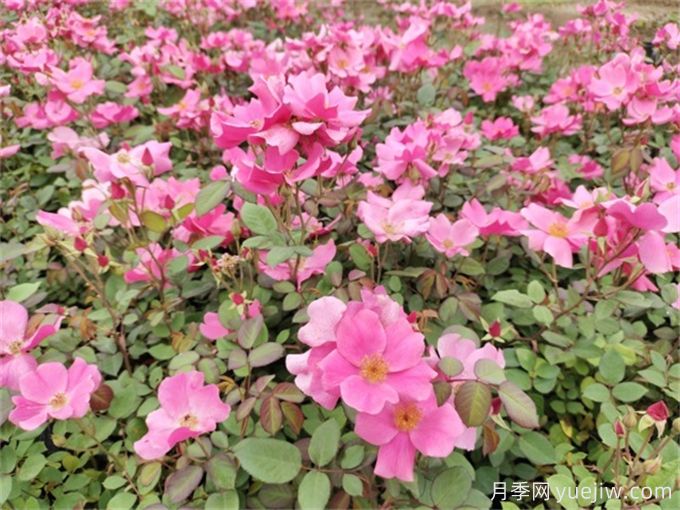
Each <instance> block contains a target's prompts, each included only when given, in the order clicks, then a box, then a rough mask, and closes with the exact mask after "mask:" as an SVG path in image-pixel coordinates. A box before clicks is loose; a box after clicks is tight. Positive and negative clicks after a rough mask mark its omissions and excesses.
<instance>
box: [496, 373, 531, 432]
mask: <svg viewBox="0 0 680 510" xmlns="http://www.w3.org/2000/svg"><path fill="white" fill-rule="evenodd" d="M498 396H499V397H500V398H501V402H503V406H504V407H505V410H506V411H507V413H508V416H510V418H511V419H512V421H514V422H515V423H517V424H518V425H521V426H522V427H525V428H528V429H532V428H538V414H537V412H536V404H534V401H533V400H531V398H530V397H529V396H528V395H527V394H526V393H524V392H523V391H522V390H521V389H520V388H519V386H517V385H516V384H514V383H512V382H510V381H505V382H503V383H501V385H500V386H499V387H498Z"/></svg>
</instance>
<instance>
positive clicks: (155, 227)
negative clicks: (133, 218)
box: [141, 211, 168, 234]
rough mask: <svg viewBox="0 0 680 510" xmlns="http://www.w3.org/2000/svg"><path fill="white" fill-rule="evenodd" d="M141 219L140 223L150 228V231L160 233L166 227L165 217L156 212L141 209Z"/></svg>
mask: <svg viewBox="0 0 680 510" xmlns="http://www.w3.org/2000/svg"><path fill="white" fill-rule="evenodd" d="M141 220H142V225H144V226H145V227H146V228H148V229H149V230H151V232H157V233H159V234H162V233H163V232H165V230H166V229H167V228H168V223H167V221H166V219H165V217H164V216H161V215H160V214H158V213H157V212H153V211H142V214H141Z"/></svg>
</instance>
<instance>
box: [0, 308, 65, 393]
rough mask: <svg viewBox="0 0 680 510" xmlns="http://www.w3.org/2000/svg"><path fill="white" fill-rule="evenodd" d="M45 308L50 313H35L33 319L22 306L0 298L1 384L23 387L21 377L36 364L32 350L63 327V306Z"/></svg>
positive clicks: (2, 385) (11, 387) (15, 388)
mask: <svg viewBox="0 0 680 510" xmlns="http://www.w3.org/2000/svg"><path fill="white" fill-rule="evenodd" d="M45 308H47V309H46V310H45ZM42 311H44V312H45V313H49V314H48V315H46V316H41V315H35V316H34V317H32V318H31V320H30V321H29V318H28V311H26V308H24V307H23V306H22V305H20V304H19V303H17V302H16V301H9V300H5V301H0V387H6V388H9V389H11V390H17V389H19V379H20V378H21V376H22V375H23V374H26V373H28V372H31V371H32V370H33V369H34V368H35V366H36V361H35V358H34V357H33V356H31V355H30V354H28V352H29V351H31V350H32V349H33V348H34V347H35V346H37V345H38V344H39V343H40V342H42V341H43V340H44V339H45V338H47V337H49V336H51V335H53V334H54V333H56V331H57V330H58V329H59V326H60V325H61V321H62V319H63V318H64V317H63V315H61V309H60V308H58V307H53V306H52V305H49V306H48V307H43V309H41V310H40V311H39V312H42ZM54 312H56V313H54Z"/></svg>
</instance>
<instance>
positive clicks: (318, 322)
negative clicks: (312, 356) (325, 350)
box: [298, 296, 347, 347]
mask: <svg viewBox="0 0 680 510" xmlns="http://www.w3.org/2000/svg"><path fill="white" fill-rule="evenodd" d="M346 309H347V305H345V303H343V302H342V301H340V300H339V299H338V298H336V297H333V296H325V297H322V298H321V299H317V300H316V301H313V302H312V303H311V304H310V305H309V306H308V307H307V315H309V322H308V323H307V324H306V325H304V326H303V327H301V328H300V331H299V332H298V338H299V339H300V341H301V342H304V343H306V344H307V345H309V346H311V347H316V346H318V345H321V344H323V343H326V342H330V341H334V340H335V327H336V326H337V324H338V322H339V321H340V318H341V317H342V314H343V313H345V310H346Z"/></svg>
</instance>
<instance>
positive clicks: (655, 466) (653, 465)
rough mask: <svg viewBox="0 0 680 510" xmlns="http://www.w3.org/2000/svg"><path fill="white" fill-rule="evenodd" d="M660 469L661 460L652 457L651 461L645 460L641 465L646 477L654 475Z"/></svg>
mask: <svg viewBox="0 0 680 510" xmlns="http://www.w3.org/2000/svg"><path fill="white" fill-rule="evenodd" d="M659 469H661V458H660V457H654V458H653V459H647V460H646V461H644V462H643V463H642V470H643V471H644V472H645V473H646V474H648V475H655V474H656V473H658V472H659Z"/></svg>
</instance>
